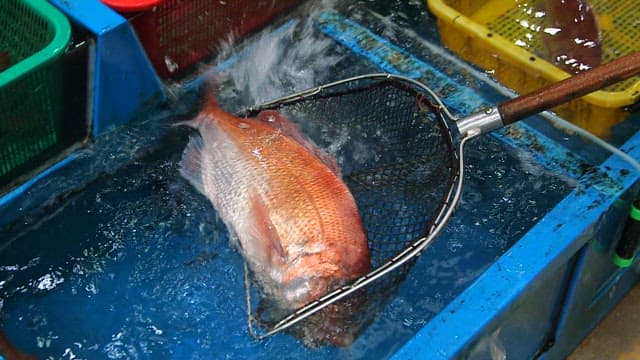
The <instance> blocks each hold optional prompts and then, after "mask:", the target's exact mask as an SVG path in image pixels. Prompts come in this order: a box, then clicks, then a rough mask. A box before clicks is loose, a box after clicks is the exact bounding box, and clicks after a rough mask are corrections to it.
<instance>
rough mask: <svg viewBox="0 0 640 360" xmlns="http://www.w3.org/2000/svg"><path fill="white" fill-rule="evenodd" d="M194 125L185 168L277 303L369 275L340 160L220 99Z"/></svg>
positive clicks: (281, 122) (297, 301)
mask: <svg viewBox="0 0 640 360" xmlns="http://www.w3.org/2000/svg"><path fill="white" fill-rule="evenodd" d="M188 125H189V126H191V127H193V128H195V129H197V130H198V131H199V132H200V137H193V138H192V139H191V141H190V143H189V145H188V146H187V148H186V149H185V152H184V154H183V158H182V163H181V170H180V171H181V173H182V175H183V176H184V177H185V178H186V179H188V180H189V181H190V182H191V183H192V184H193V185H194V186H195V187H196V188H197V189H198V190H199V191H200V192H202V193H203V194H204V195H205V196H207V198H209V200H210V201H211V203H212V204H213V206H214V207H215V208H216V210H217V211H218V212H219V214H220V217H221V218H222V220H223V221H224V222H225V224H226V225H227V227H228V228H229V230H230V232H231V234H232V238H235V239H236V241H237V245H238V248H239V249H240V251H241V253H242V255H243V256H244V258H245V260H246V261H247V262H248V264H249V266H250V268H251V269H252V271H253V273H254V274H255V276H256V278H257V281H258V283H259V284H260V287H261V289H262V291H263V293H264V294H265V295H266V296H268V297H269V298H270V300H273V301H275V302H276V303H277V304H278V305H279V307H281V308H283V309H289V310H293V309H296V308H299V307H301V306H303V305H305V304H307V303H309V302H310V301H312V300H315V299H317V298H318V297H320V296H322V295H324V294H326V293H327V292H328V291H329V290H332V289H333V288H334V287H336V286H339V285H342V284H343V283H346V282H348V281H350V280H353V279H355V278H357V277H359V276H361V275H364V274H366V273H367V272H368V271H369V270H370V259H369V249H368V243H367V237H366V234H365V230H364V227H363V225H362V222H361V219H360V216H359V213H358V209H357V207H356V203H355V200H354V198H353V196H352V195H351V193H350V192H349V190H348V188H347V186H346V185H345V184H344V182H343V181H342V180H341V178H340V174H339V171H338V169H337V166H336V164H335V161H334V160H333V159H331V158H330V157H329V156H328V155H326V154H325V153H324V152H322V151H321V150H320V149H319V148H317V147H316V146H315V145H314V144H313V143H311V142H310V141H309V140H307V139H306V138H304V137H303V136H302V135H301V133H300V132H299V131H298V129H297V127H296V126H295V125H294V124H292V123H291V122H289V121H288V120H287V119H286V118H284V117H283V116H282V115H280V114H279V113H278V112H275V111H263V112H262V113H260V114H259V115H258V116H257V117H256V118H247V119H243V118H239V117H237V116H234V115H231V114H229V113H227V112H225V111H223V110H222V109H221V108H219V107H218V106H217V104H216V103H215V101H213V100H212V101H210V102H209V103H208V105H207V106H206V107H205V109H204V110H203V111H202V112H201V113H200V115H199V116H198V117H197V118H196V119H194V120H192V121H191V122H189V123H188ZM332 311H335V309H334V310H332ZM339 317H340V316H338V317H337V318H339ZM333 325H335V324H333ZM333 325H331V326H330V327H332V326H333ZM323 326H324V325H323ZM327 326H329V325H327ZM325 330H326V329H325ZM330 341H331V342H333V343H335V344H340V345H345V344H343V343H342V342H343V340H338V339H330ZM349 342H350V340H349Z"/></svg>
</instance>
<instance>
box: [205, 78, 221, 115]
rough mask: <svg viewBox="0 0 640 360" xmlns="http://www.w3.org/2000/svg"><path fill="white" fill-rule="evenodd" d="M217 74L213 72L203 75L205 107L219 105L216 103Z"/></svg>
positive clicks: (216, 106)
mask: <svg viewBox="0 0 640 360" xmlns="http://www.w3.org/2000/svg"><path fill="white" fill-rule="evenodd" d="M219 83H220V82H219V81H218V75H217V74H215V73H211V74H207V75H205V85H204V91H205V94H206V104H205V107H206V108H207V109H210V110H211V109H218V108H220V105H219V103H218V87H219Z"/></svg>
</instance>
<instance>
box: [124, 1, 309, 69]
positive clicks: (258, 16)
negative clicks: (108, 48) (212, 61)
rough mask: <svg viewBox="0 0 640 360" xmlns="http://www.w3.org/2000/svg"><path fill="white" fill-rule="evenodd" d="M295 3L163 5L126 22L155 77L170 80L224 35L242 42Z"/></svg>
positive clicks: (210, 50) (208, 52) (206, 53)
mask: <svg viewBox="0 0 640 360" xmlns="http://www.w3.org/2000/svg"><path fill="white" fill-rule="evenodd" d="M299 2H300V0H278V1H272V0H259V1H244V0H234V1H210V0H165V1H163V2H162V3H161V4H160V5H158V6H157V7H154V8H153V9H152V10H149V11H145V12H143V13H141V14H139V15H136V16H135V17H133V18H132V20H131V21H132V24H133V26H134V27H135V29H136V33H137V34H138V37H139V38H140V41H141V42H142V44H143V46H144V47H145V50H146V51H147V54H148V55H149V58H150V59H151V61H152V62H153V65H154V67H155V69H156V71H157V72H158V74H159V75H160V76H162V77H172V76H177V75H179V74H181V73H183V72H184V71H185V70H188V69H189V68H190V67H191V66H193V65H194V64H196V63H198V62H199V61H202V60H204V59H206V58H207V57H208V56H211V55H212V54H213V53H214V52H215V50H216V49H218V48H219V46H220V44H221V43H222V42H223V41H225V40H227V39H228V38H229V35H230V34H234V36H237V37H242V36H243V35H246V34H247V33H249V32H251V31H254V30H256V29H258V28H259V27H261V26H264V25H266V24H267V23H268V22H269V21H270V20H272V19H273V18H274V17H275V16H276V15H278V14H279V13H281V12H283V11H285V10H288V9H289V8H291V7H293V6H295V5H296V4H298V3H299Z"/></svg>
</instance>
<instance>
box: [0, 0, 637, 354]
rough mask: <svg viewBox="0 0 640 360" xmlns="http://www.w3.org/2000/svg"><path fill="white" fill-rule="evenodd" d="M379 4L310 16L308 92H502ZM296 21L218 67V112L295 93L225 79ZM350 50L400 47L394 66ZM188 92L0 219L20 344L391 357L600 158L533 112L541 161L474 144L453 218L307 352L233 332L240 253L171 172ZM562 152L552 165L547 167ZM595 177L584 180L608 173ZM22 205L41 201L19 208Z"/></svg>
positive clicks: (409, 6)
mask: <svg viewBox="0 0 640 360" xmlns="http://www.w3.org/2000/svg"><path fill="white" fill-rule="evenodd" d="M381 3H382V2H372V1H369V2H368V1H362V2H355V3H354V4H353V5H349V6H341V7H340V9H329V10H327V9H323V12H322V14H324V15H322V16H319V17H314V18H313V19H312V20H309V21H310V22H312V24H311V26H310V27H311V28H312V30H311V31H312V33H311V34H310V35H309V34H307V33H305V32H304V31H301V33H303V34H305V35H304V36H306V37H305V39H307V40H308V41H318V42H322V44H323V45H322V46H323V48H322V49H323V50H322V53H321V54H320V55H321V56H325V57H327V58H328V57H331V60H330V61H329V62H327V63H331V65H330V66H325V65H322V64H318V63H314V61H318V58H316V57H314V56H316V55H318V54H298V55H296V56H300V61H302V62H303V61H309V64H307V65H308V66H307V67H306V68H307V69H312V70H314V69H315V70H316V71H317V73H316V74H315V76H313V82H315V83H310V84H309V85H310V86H312V85H316V84H319V83H323V82H327V81H331V80H336V79H341V78H344V77H347V76H350V75H356V74H359V73H366V72H372V71H381V70H384V71H393V72H397V73H401V74H408V75H410V76H414V77H417V78H419V79H421V80H423V81H425V82H426V83H429V82H431V83H430V84H436V86H438V87H439V89H440V90H441V91H442V92H444V94H443V96H447V102H448V105H449V106H451V107H452V108H453V110H454V111H455V112H457V113H458V114H464V113H469V112H470V111H472V110H474V109H475V108H477V107H479V106H482V105H486V104H493V103H496V102H497V101H499V100H500V99H503V98H504V95H502V94H500V92H499V91H498V90H497V89H496V88H494V87H492V86H490V85H489V82H490V81H489V80H488V78H483V77H482V76H481V75H482V74H481V73H479V72H477V71H475V70H474V69H472V68H469V67H465V66H461V65H460V64H458V63H451V61H450V58H449V57H447V56H448V55H447V52H446V51H443V50H442V48H441V47H440V46H439V45H438V41H437V32H436V25H435V21H434V19H433V18H432V17H431V16H430V15H428V14H427V13H426V9H425V7H424V4H423V3H422V2H417V1H411V2H408V3H405V2H402V3H401V2H394V3H393V4H385V5H381ZM314 14H316V15H317V14H318V13H314ZM291 21H293V22H291ZM306 26H307V21H305V18H304V17H303V16H302V15H300V14H298V13H292V14H290V15H288V17H287V19H284V20H283V21H281V22H279V23H278V24H275V25H274V26H273V27H271V28H269V29H266V30H265V31H263V32H262V33H260V34H256V35H254V36H253V37H252V38H250V39H248V40H247V41H245V42H244V43H242V45H241V46H238V47H237V48H234V49H232V50H230V51H229V52H228V53H227V54H225V57H224V58H221V59H218V60H216V61H215V62H214V65H212V66H217V67H218V68H217V71H219V72H221V73H222V74H223V75H222V79H223V81H222V83H223V85H225V87H224V88H223V91H221V94H220V96H221V99H222V102H223V104H225V105H226V106H227V107H228V108H230V109H239V108H242V107H243V106H246V105H252V104H253V103H255V102H259V101H261V100H267V99H269V98H273V97H277V96H278V95H281V94H286V93H289V92H291V91H293V90H294V89H297V88H296V87H297V86H302V85H305V84H300V83H298V82H295V81H291V82H289V83H287V82H281V83H278V84H277V86H271V87H267V88H259V87H258V88H256V89H251V88H249V87H246V86H245V87H243V86H238V85H239V84H241V83H240V80H241V79H240V78H239V77H235V78H234V75H233V74H234V71H240V70H241V69H243V67H249V66H251V64H252V63H250V62H248V60H247V59H251V58H252V56H253V57H259V56H260V54H261V53H260V51H262V47H261V46H262V45H261V44H264V43H266V42H268V39H269V37H270V36H271V37H272V38H274V39H278V40H277V41H280V42H279V44H281V45H280V46H283V49H284V50H289V49H293V48H295V47H296V46H297V42H296V41H294V40H295V36H298V35H297V34H298V33H297V32H295V31H290V30H288V29H289V28H288V27H292V28H299V29H302V28H306ZM403 29H405V30H406V29H411V30H410V31H408V30H407V31H403ZM274 34H276V35H274ZM277 34H286V36H285V35H282V36H281V35H277ZM371 34H377V35H379V37H375V36H373V37H372V36H370V35H371ZM278 36H281V37H278ZM265 39H267V40H265ZM291 39H294V40H291ZM362 39H368V40H367V41H372V42H373V44H376V46H377V47H376V48H377V49H382V48H384V47H385V46H386V49H387V50H386V51H387V54H391V55H393V54H402V55H403V56H404V57H405V60H404V62H403V63H402V64H403V66H397V64H394V63H391V62H389V61H387V60H388V59H385V58H384V56H383V55H384V54H383V55H381V54H380V53H379V52H376V51H373V52H372V51H371V50H370V49H368V48H367V47H366V46H364V45H366V44H364V43H363V42H362V41H363V40H362ZM282 44H285V45H282ZM368 44H371V42H369V43H368ZM283 54H284V55H285V56H286V54H287V52H286V51H285V52H284V53H283ZM223 60H224V61H223ZM278 61H280V62H279V64H281V65H282V66H283V67H286V66H289V65H290V64H289V63H287V62H286V59H284V60H283V59H279V60H278ZM275 68H277V67H275ZM304 68H305V67H302V66H299V67H294V70H299V69H304ZM207 69H209V68H207ZM239 69H240V70H239ZM278 69H280V70H281V71H282V73H277V74H272V75H274V76H273V77H271V78H269V79H267V80H264V81H265V83H266V84H268V83H269V81H276V80H281V79H286V78H287V76H292V75H291V73H290V72H289V73H287V71H290V70H291V69H292V68H291V67H288V68H278ZM328 69H331V71H327V70H328ZM224 74H227V75H224ZM229 74H231V75H229ZM478 74H480V75H478ZM295 76H297V75H295ZM238 79H240V80H238ZM305 79H307V78H305ZM197 83H198V80H184V81H183V82H182V83H179V84H172V85H170V89H171V91H173V92H174V93H175V94H178V96H176V97H175V98H174V99H173V100H172V102H171V103H170V104H169V105H166V106H162V107H156V108H152V109H147V110H145V111H143V112H141V113H139V114H138V115H136V118H135V119H134V121H132V122H131V123H129V124H128V125H124V126H120V127H117V128H115V129H114V130H113V131H111V132H109V133H107V134H106V135H103V136H100V137H98V138H96V139H95V141H94V142H93V143H92V144H90V145H88V146H86V147H85V148H83V149H81V150H79V151H77V152H75V153H74V154H73V155H72V157H71V158H70V160H69V161H68V163H67V164H66V165H65V166H62V167H60V169H58V170H56V171H54V172H52V173H50V174H49V175H48V176H46V177H43V178H42V179H40V180H39V181H38V182H37V183H35V184H33V185H32V186H30V187H29V188H28V189H26V191H25V192H24V193H23V194H21V195H20V196H18V197H17V198H16V199H14V198H12V199H11V201H6V203H5V204H4V208H0V218H12V219H11V221H8V222H6V223H5V224H4V225H3V226H2V227H0V239H2V243H1V244H0V299H1V301H0V323H1V324H2V327H3V328H4V331H5V332H6V333H7V334H10V337H11V339H12V340H13V342H14V343H15V345H16V346H17V347H19V348H21V349H23V350H24V351H26V352H29V353H32V354H35V355H38V356H40V357H42V358H46V357H49V356H51V357H53V358H65V359H74V358H87V359H95V358H112V359H119V358H162V359H182V358H194V359H200V358H212V357H215V358H260V359H268V358H273V359H298V358H303V357H304V358H313V359H316V358H317V359H321V358H349V359H351V358H353V359H360V358H363V359H364V358H372V357H375V358H388V357H391V356H392V355H393V354H394V353H396V352H397V351H398V349H400V348H401V347H402V346H403V345H404V344H405V343H406V342H407V341H409V340H410V339H412V338H413V337H414V336H415V335H416V334H417V333H418V332H419V331H420V330H421V329H422V328H423V327H424V326H425V325H426V324H427V323H429V321H430V320H431V319H432V318H434V317H435V316H436V315H437V314H439V313H440V312H441V311H442V310H443V309H444V308H445V307H446V306H447V305H448V304H449V303H450V302H451V301H452V300H453V299H455V298H456V297H457V296H458V295H460V294H461V293H462V292H463V291H464V290H465V289H467V288H468V287H469V286H470V285H471V284H472V283H473V282H474V281H475V280H476V279H477V278H478V277H479V276H480V275H481V274H482V273H483V272H484V271H485V270H486V269H487V268H489V267H490V266H491V265H492V264H494V263H495V261H496V259H498V258H499V257H500V256H501V255H503V254H504V253H505V252H506V251H507V250H508V249H510V248H511V247H512V246H513V245H514V244H516V243H517V242H518V240H519V239H521V238H522V237H523V236H524V235H525V234H526V233H527V232H528V231H529V230H530V229H531V228H532V227H533V226H534V225H535V224H536V223H538V222H539V221H540V220H541V219H542V218H543V217H544V216H545V215H546V214H547V213H549V212H550V211H551V210H552V209H553V208H554V207H555V206H556V205H557V204H558V203H560V202H561V201H562V200H563V199H565V197H566V196H567V195H568V194H570V193H571V192H573V191H575V190H576V189H580V188H582V187H588V186H591V185H592V184H588V183H585V180H584V178H583V177H582V175H583V174H584V171H583V172H581V173H578V172H577V171H576V169H575V164H576V162H575V161H574V160H575V158H579V161H580V164H581V166H584V167H589V166H592V167H594V169H595V166H597V165H598V164H599V163H600V162H601V161H603V159H606V158H607V157H608V156H609V154H608V153H607V152H606V151H604V150H602V149H600V148H598V147H597V146H595V145H594V144H592V143H589V142H588V140H584V139H582V138H580V137H577V136H574V135H568V134H566V133H564V132H562V131H560V130H559V129H557V128H555V127H554V126H552V125H549V123H548V122H546V121H545V120H543V119H542V118H540V117H535V118H532V119H530V120H528V121H527V122H526V123H524V124H523V125H521V127H519V128H518V129H519V131H522V132H525V133H527V134H529V135H531V134H533V135H531V136H533V137H534V138H535V139H536V141H539V142H544V143H545V144H547V145H548V146H549V148H547V150H548V149H551V150H548V151H542V152H541V151H537V150H536V149H532V147H531V146H529V145H530V143H527V142H526V141H525V140H524V139H525V138H526V137H525V136H522V137H516V136H514V134H513V129H511V130H510V131H511V132H510V131H509V130H505V131H500V132H498V133H496V134H492V135H487V136H483V137H482V138H480V139H477V140H476V141H474V142H472V143H471V144H470V145H469V146H468V152H467V157H468V158H467V164H466V169H467V174H466V179H465V181H466V183H465V189H464V195H463V199H462V203H461V206H460V208H459V210H458V211H457V212H456V214H455V217H454V218H453V220H452V221H451V222H450V224H449V225H448V227H447V229H446V231H445V232H444V234H443V235H442V236H440V237H439V238H438V240H437V241H436V242H435V244H434V245H433V246H432V247H431V248H429V249H428V250H426V251H425V252H424V254H422V255H421V257H420V258H419V260H418V261H417V262H416V263H415V265H414V266H413V268H412V270H411V271H410V273H409V275H408V277H407V278H406V280H405V281H404V283H403V284H402V285H401V286H400V288H399V290H398V292H397V294H396V295H395V296H393V297H392V298H391V299H389V301H388V302H387V304H386V306H385V307H384V309H383V310H382V311H381V312H380V314H378V316H377V317H376V319H375V321H374V322H373V323H372V324H371V325H370V326H368V327H367V328H366V330H365V331H364V332H363V333H362V334H361V335H360V337H359V338H358V339H357V341H356V342H355V343H354V344H353V345H352V346H350V347H349V348H346V349H338V348H334V347H322V348H319V349H308V348H305V347H304V346H303V345H302V344H301V343H300V342H299V341H297V340H296V339H294V338H292V337H290V336H289V335H286V334H278V335H275V336H273V337H271V338H269V339H267V340H265V341H254V340H252V339H251V337H250V336H249V333H248V330H247V327H246V309H245V295H244V287H243V267H242V259H241V257H240V255H239V254H238V253H237V251H236V250H235V249H233V248H232V247H231V246H230V245H229V243H228V234H227V232H226V230H225V227H224V224H222V223H221V221H220V220H219V219H218V218H217V216H216V214H215V211H214V210H213V209H212V207H211V205H210V204H209V202H208V201H207V200H206V199H205V198H204V197H203V196H202V195H200V194H199V193H197V192H196V191H195V190H194V189H193V188H192V187H191V186H190V185H189V184H188V183H187V182H186V181H185V180H184V179H182V178H181V177H180V175H179V173H178V171H177V163H178V161H179V159H180V156H181V154H182V150H183V149H184V146H185V145H186V143H187V141H188V136H189V131H188V130H186V129H182V128H177V127H174V126H172V124H173V123H175V122H176V121H178V120H183V119H186V118H189V116H191V115H192V114H193V113H194V111H196V110H197V106H198V105H197V104H198V99H197V96H195V95H194V94H196V93H197V92H196V91H195V90H194V89H195V87H196V86H197ZM242 84H245V83H242ZM245 85H246V84H245ZM271 85H273V84H271ZM264 89H270V90H273V91H266V92H265V91H264ZM298 90H299V89H298ZM451 94H452V95H451ZM630 129H631V130H630ZM634 129H635V127H634V125H633V121H632V120H630V121H629V122H627V123H625V124H623V125H621V126H620V127H618V128H616V129H614V132H613V135H612V139H611V141H612V142H613V143H614V144H616V145H620V144H622V143H623V142H624V141H626V140H627V138H628V137H629V136H630V134H632V133H633V131H635V130H634ZM632 130H633V131H632ZM545 141H546V142H545ZM527 144H528V145H527ZM552 150H553V151H552ZM569 150H570V151H569ZM563 151H564V156H561V158H562V159H561V160H562V161H557V160H558V158H557V157H552V155H553V154H562V152H563ZM569 152H571V154H574V155H571V156H567V155H566V154H567V153H569ZM550 154H551V155H550ZM582 170H585V169H582ZM594 172H595V175H593V176H592V177H591V178H588V179H590V180H594V179H595V180H594V181H596V180H597V181H600V180H602V178H605V177H604V176H599V174H598V173H597V171H595V170H594ZM604 182H605V183H606V181H604ZM604 186H606V184H605V185H604ZM51 194H56V196H55V197H53V198H50V197H49V195H51ZM34 199H46V200H47V201H46V203H45V205H44V206H38V207H33V206H31V205H30V202H31V201H36V200H34ZM26 209H29V210H28V211H27V210H26ZM9 211H11V214H8V212H9ZM15 214H19V216H13V215H15ZM558 276H559V277H562V276H564V274H562V273H560V274H559V275H558Z"/></svg>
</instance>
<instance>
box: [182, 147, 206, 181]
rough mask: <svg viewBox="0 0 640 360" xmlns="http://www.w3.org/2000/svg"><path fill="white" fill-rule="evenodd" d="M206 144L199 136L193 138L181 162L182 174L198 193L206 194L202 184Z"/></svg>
mask: <svg viewBox="0 0 640 360" xmlns="http://www.w3.org/2000/svg"><path fill="white" fill-rule="evenodd" d="M203 148H204V142H203V141H202V137H200V136H198V135H194V136H191V138H190V139H189V144H188V145H187V147H186V148H185V149H184V152H183V153H182V160H180V174H181V175H182V176H183V177H184V178H185V179H187V180H188V181H189V183H191V185H193V186H194V187H195V188H196V189H198V191H200V192H201V193H203V194H204V193H205V192H204V185H203V183H202V165H201V164H202V149H203Z"/></svg>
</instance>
